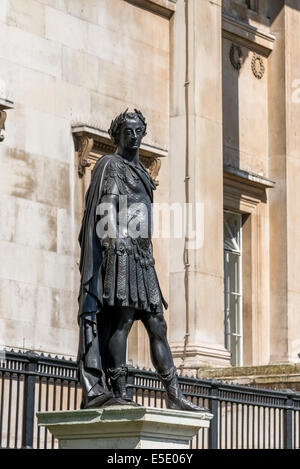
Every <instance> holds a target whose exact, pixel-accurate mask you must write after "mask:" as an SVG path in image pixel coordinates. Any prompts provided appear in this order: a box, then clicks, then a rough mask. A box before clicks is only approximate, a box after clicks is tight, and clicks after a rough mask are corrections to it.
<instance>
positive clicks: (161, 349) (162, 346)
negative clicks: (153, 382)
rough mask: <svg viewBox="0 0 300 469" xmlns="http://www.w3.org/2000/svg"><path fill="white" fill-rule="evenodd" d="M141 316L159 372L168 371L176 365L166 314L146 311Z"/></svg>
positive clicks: (154, 362) (153, 361)
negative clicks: (169, 340)
mask: <svg viewBox="0 0 300 469" xmlns="http://www.w3.org/2000/svg"><path fill="white" fill-rule="evenodd" d="M141 317H142V322H143V324H144V326H145V328H146V330H147V332H148V335H149V340H150V352H151V360H152V363H153V365H154V367H155V369H156V371H157V372H158V373H160V374H163V373H166V372H168V371H169V370H170V369H171V368H172V367H174V362H173V358H172V354H171V350H170V346H169V343H168V340H167V324H166V321H165V318H164V315H163V314H162V313H158V314H155V313H145V314H144V315H141Z"/></svg>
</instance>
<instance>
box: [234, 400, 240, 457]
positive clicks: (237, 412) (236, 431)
mask: <svg viewBox="0 0 300 469" xmlns="http://www.w3.org/2000/svg"><path fill="white" fill-rule="evenodd" d="M235 434H236V449H239V404H238V402H237V403H236V429H235Z"/></svg>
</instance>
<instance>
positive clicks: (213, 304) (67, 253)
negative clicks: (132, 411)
mask: <svg viewBox="0 0 300 469" xmlns="http://www.w3.org/2000/svg"><path fill="white" fill-rule="evenodd" d="M0 23H1V28H0V35H1V44H2V47H1V50H0V110H1V114H0V116H1V117H0V126H1V128H2V126H3V124H4V121H5V130H4V131H2V134H3V136H5V139H4V140H3V141H2V142H1V143H0V167H1V171H0V181H1V183H0V194H1V197H0V204H1V220H2V221H1V226H0V246H1V262H0V346H1V347H8V348H17V349H18V348H20V349H31V350H35V351H38V352H47V353H53V354H58V355H64V356H70V357H74V358H75V357H76V352H77V341H78V326H77V294H78V287H79V273H78V259H79V246H78V242H77V236H78V231H79V227H80V222H81V217H82V213H83V204H84V193H85V191H86V189H87V187H88V183H89V179H90V171H91V169H92V168H93V164H94V163H95V161H96V160H97V159H98V158H99V157H101V155H103V154H105V153H108V152H110V151H112V150H113V147H112V145H111V143H110V140H109V138H108V133H107V129H108V128H109V125H110V122H111V120H112V118H114V117H115V115H116V114H118V113H120V112H121V111H123V110H125V109H126V108H127V107H129V108H131V109H132V108H138V109H141V110H142V112H143V114H144V115H145V116H146V117H147V121H148V134H147V136H146V138H145V140H144V144H143V147H142V151H141V155H142V159H143V162H144V163H145V165H146V166H147V167H148V169H149V171H150V172H151V174H152V176H153V178H154V179H155V180H156V181H157V184H158V187H157V191H156V194H155V202H156V203H157V205H158V209H160V210H161V215H160V217H159V216H158V220H161V219H162V218H164V216H163V215H162V207H164V206H168V207H169V209H170V207H171V215H172V214H174V213H173V212H174V211H175V209H174V207H176V206H177V207H178V206H179V207H181V208H183V207H188V206H190V207H192V211H191V212H189V211H188V212H187V215H186V219H185V220H184V222H183V230H182V232H181V234H180V235H174V233H173V231H172V230H171V232H170V233H169V232H168V233H167V235H166V233H165V232H164V228H163V223H162V224H159V228H158V235H157V237H156V238H155V239H154V250H155V257H156V260H157V262H156V263H157V271H158V275H159V278H160V283H161V286H162V290H163V292H164V294H165V296H166V298H167V299H168V302H169V309H168V311H166V318H167V321H168V334H169V341H170V345H171V348H172V352H173V355H174V357H175V361H176V365H177V366H178V367H179V368H180V367H181V369H182V370H183V371H184V372H185V373H193V374H194V373H196V372H198V373H200V375H201V376H204V375H207V372H203V369H207V368H210V369H211V368H215V367H216V368H222V369H223V371H218V375H219V376H225V375H226V376H230V375H232V373H231V372H230V371H228V370H231V367H232V365H233V366H235V367H237V366H238V367H239V370H240V375H243V373H244V371H243V370H244V367H254V366H256V367H260V370H262V369H263V368H262V367H266V366H270V365H272V366H273V368H272V370H274V367H275V374H276V366H279V365H280V366H281V367H282V366H287V367H288V366H292V367H293V370H294V372H295V373H296V376H297V373H299V371H300V370H299V369H298V367H297V363H299V361H300V359H299V354H300V314H299V310H298V308H300V282H299V271H300V254H299V253H300V249H299V247H300V223H299V222H298V219H297V214H298V213H299V211H300V184H299V182H300V164H299V155H300V133H299V122H300V60H299V59H300V6H299V2H298V1H297V0H272V1H271V0H223V1H221V0H214V1H210V0H27V1H26V2H24V1H23V0H1V2H0ZM4 112H6V114H7V117H6V114H4ZM5 119H6V120H5ZM197 208H199V211H197ZM173 209H174V210H173ZM158 215H159V214H158ZM196 215H197V216H196ZM171 218H172V217H171ZM172 220H173V218H172ZM172 223H173V222H171V226H173V225H172ZM161 225H162V226H161ZM189 225H191V226H192V227H193V228H194V231H195V232H196V234H197V236H196V237H197V242H194V240H193V239H190V238H188V236H187V234H188V233H187V230H186V227H187V226H189ZM128 361H129V362H131V363H132V364H134V365H139V366H147V367H148V366H151V363H150V357H149V348H148V339H147V336H146V334H145V332H144V330H143V327H142V325H141V324H139V323H136V324H135V326H134V328H133V331H132V332H131V335H130V340H129V346H128ZM295 369H296V371H295ZM281 370H282V368H281ZM297 370H298V371H297ZM210 373H211V374H214V371H210ZM222 373H223V374H222ZM261 373H262V374H263V372H261ZM215 374H216V373H215ZM297 379H298V378H297ZM297 379H296V381H297Z"/></svg>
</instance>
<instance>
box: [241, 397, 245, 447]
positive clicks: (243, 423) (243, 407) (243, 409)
mask: <svg viewBox="0 0 300 469" xmlns="http://www.w3.org/2000/svg"><path fill="white" fill-rule="evenodd" d="M244 412H245V405H244V404H242V436H241V438H242V449H244V425H245V418H244Z"/></svg>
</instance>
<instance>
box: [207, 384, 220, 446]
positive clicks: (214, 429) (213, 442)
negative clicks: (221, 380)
mask: <svg viewBox="0 0 300 469" xmlns="http://www.w3.org/2000/svg"><path fill="white" fill-rule="evenodd" d="M218 396H219V389H218V385H217V384H216V383H215V384H212V388H211V394H210V398H209V410H210V412H211V413H212V414H213V416H214V417H213V419H212V421H211V422H210V426H209V431H208V448H209V449H218V420H219V415H218Z"/></svg>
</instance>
